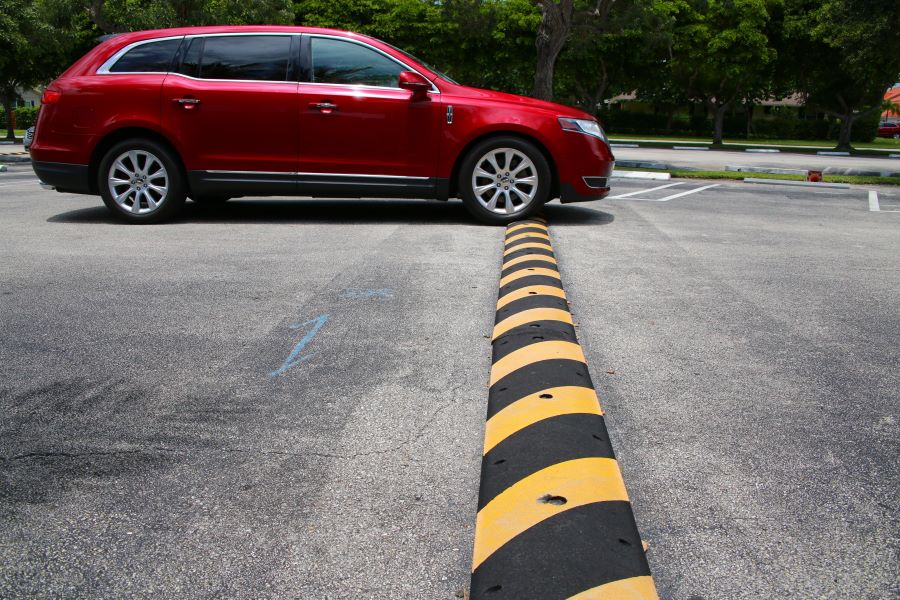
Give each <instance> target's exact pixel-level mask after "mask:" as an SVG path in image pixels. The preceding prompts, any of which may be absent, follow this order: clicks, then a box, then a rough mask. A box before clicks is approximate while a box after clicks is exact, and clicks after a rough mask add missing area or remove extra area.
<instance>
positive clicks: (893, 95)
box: [881, 82, 900, 121]
mask: <svg viewBox="0 0 900 600" xmlns="http://www.w3.org/2000/svg"><path fill="white" fill-rule="evenodd" d="M884 99H885V100H890V101H891V102H892V103H894V105H898V104H900V82H898V83H895V84H894V87H892V88H891V89H889V90H888V91H886V92H885V93H884ZM897 117H900V108H894V109H890V108H889V109H888V110H886V111H884V112H883V113H881V120H882V121H886V120H888V119H896V118H897Z"/></svg>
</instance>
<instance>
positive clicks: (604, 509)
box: [471, 501, 650, 600]
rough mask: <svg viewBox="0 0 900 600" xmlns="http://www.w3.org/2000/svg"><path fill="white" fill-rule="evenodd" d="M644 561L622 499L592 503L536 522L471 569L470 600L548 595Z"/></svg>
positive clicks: (585, 586) (641, 571) (610, 577)
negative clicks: (472, 570) (472, 571)
mask: <svg viewBox="0 0 900 600" xmlns="http://www.w3.org/2000/svg"><path fill="white" fill-rule="evenodd" d="M649 574H650V566H649V565H648V564H647V557H646V556H644V549H643V547H642V546H641V538H640V535H639V534H638V531H637V527H636V526H635V524H634V515H633V514H632V512H631V504H630V503H628V502H619V501H614V502H595V503H592V504H586V505H584V506H579V507H577V508H573V509H571V510H567V511H565V512H563V513H560V514H558V515H556V516H555V517H551V518H549V519H547V520H545V521H542V522H540V523H538V524H537V525H535V526H534V527H532V528H530V529H528V530H527V531H525V532H524V533H522V534H521V535H519V536H517V537H515V538H513V539H512V540H510V541H509V542H507V543H506V544H505V545H504V546H503V547H501V548H500V549H499V550H497V551H496V552H494V553H493V554H492V555H491V556H489V557H488V558H487V559H486V560H485V561H484V562H483V563H481V565H480V566H479V567H478V568H477V569H475V571H474V573H472V590H471V593H472V595H471V598H472V600H477V599H479V598H485V599H487V598H490V599H491V600H495V599H496V600H501V599H502V600H550V599H554V598H560V599H562V598H568V597H570V596H574V595H575V594H578V593H580V592H583V591H585V590H589V589H591V588H594V587H597V586H599V585H603V584H604V583H609V582H611V581H618V580H620V579H627V578H629V577H639V576H642V575H649Z"/></svg>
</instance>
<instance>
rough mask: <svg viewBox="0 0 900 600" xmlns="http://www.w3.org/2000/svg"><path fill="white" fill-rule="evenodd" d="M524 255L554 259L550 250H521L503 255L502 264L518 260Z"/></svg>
mask: <svg viewBox="0 0 900 600" xmlns="http://www.w3.org/2000/svg"><path fill="white" fill-rule="evenodd" d="M544 241H546V240H544ZM526 254H540V255H541V256H549V257H550V258H556V257H555V256H553V250H551V249H550V248H522V249H521V250H513V251H512V252H510V253H509V254H507V255H505V256H504V257H503V262H504V263H507V262H509V261H511V260H512V259H514V258H519V257H520V256H525V255H526Z"/></svg>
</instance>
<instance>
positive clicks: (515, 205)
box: [472, 148, 538, 215]
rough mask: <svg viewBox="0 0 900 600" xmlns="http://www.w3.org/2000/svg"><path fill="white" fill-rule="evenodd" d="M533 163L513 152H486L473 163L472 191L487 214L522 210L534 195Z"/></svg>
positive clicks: (495, 150)
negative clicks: (488, 212)
mask: <svg viewBox="0 0 900 600" xmlns="http://www.w3.org/2000/svg"><path fill="white" fill-rule="evenodd" d="M537 190H538V174H537V169H536V168H535V166H534V162H532V160H531V159H530V158H528V156H526V155H525V154H524V153H523V152H521V151H519V150H516V149H515V148H495V149H493V150H489V151H488V152H487V153H485V154H484V156H482V157H481V158H479V159H478V161H477V162H476V163H475V170H474V171H473V172H472V191H473V192H474V193H475V198H476V199H477V200H478V203H479V204H481V206H482V207H484V208H486V209H487V210H489V211H491V212H494V213H497V214H501V215H511V214H515V213H518V212H522V211H523V210H525V209H526V208H527V207H528V206H529V205H530V204H531V203H532V202H533V201H534V198H535V196H536V195H537Z"/></svg>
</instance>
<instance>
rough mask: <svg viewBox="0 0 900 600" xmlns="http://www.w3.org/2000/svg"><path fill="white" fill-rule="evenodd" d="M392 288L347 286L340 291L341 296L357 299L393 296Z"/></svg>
mask: <svg viewBox="0 0 900 600" xmlns="http://www.w3.org/2000/svg"><path fill="white" fill-rule="evenodd" d="M393 297H394V290H392V289H391V288H368V289H363V288H347V289H346V290H344V291H343V292H341V298H344V299H353V300H355V299H358V298H393Z"/></svg>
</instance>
